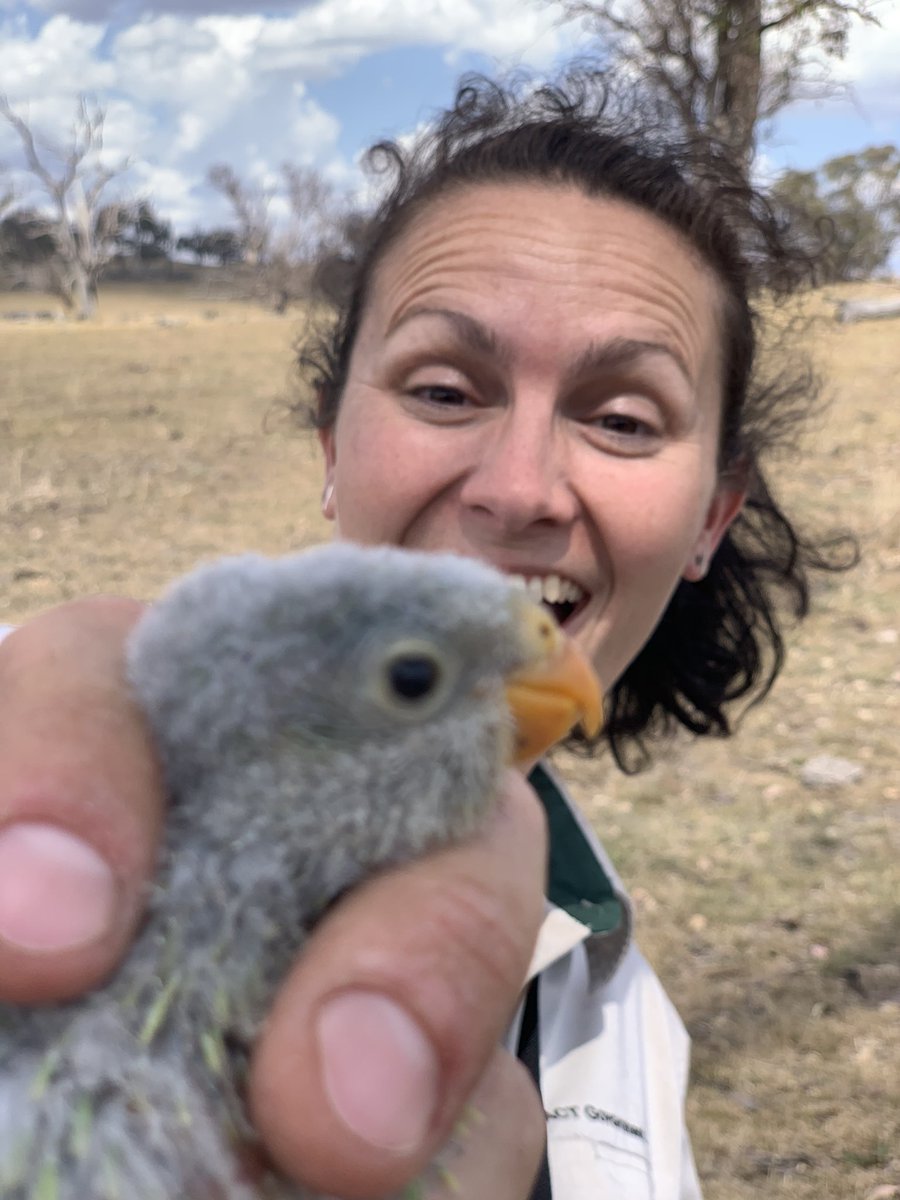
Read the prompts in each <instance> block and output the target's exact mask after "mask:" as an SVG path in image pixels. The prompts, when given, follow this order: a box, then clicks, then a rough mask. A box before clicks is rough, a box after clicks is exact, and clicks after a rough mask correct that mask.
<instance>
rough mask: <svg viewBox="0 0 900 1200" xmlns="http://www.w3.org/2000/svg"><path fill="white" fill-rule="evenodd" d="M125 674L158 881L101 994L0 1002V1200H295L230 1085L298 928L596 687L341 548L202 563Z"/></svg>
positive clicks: (505, 617)
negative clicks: (159, 805) (155, 799)
mask: <svg viewBox="0 0 900 1200" xmlns="http://www.w3.org/2000/svg"><path fill="white" fill-rule="evenodd" d="M129 669H130V675H131V679H132V682H133V685H134V688H135V690H136V693H137V695H138V697H139V699H140V702H141V704H142V706H143V707H144V709H145V711H146V713H147V715H148V719H149V721H150V724H151V727H152V729H153V731H154V734H155V736H156V739H157V741H158V743H159V747H160V753H161V756H162V760H163V766H164V770H165V774H166V778H167V783H168V787H169V790H170V792H171V795H172V800H173V804H172V810H171V814H170V817H169V822H168V826H167V837H166V844H165V848H164V853H163V859H162V863H161V872H160V876H159V881H158V885H157V888H156V890H155V894H154V898H153V900H152V902H151V904H150V907H149V911H148V915H147V919H146V922H145V925H144V927H143V930H142V932H141V934H140V936H139V938H138V940H137V942H136V943H135V946H134V948H133V950H132V952H131V954H130V955H129V957H128V959H127V960H126V962H125V964H124V965H123V967H122V968H121V970H120V971H119V972H118V974H117V975H116V976H115V978H114V979H113V980H112V981H111V982H110V983H109V984H108V985H107V986H106V987H104V988H103V989H101V990H100V991H98V992H96V993H95V994H94V995H93V996H91V997H89V998H88V999H86V1000H85V1001H82V1002H78V1003H72V1004H67V1005H59V1006H56V1007H54V1008H50V1009H45V1010H26V1009H19V1008H16V1007H13V1006H8V1005H7V1006H3V1008H2V1009H0V1017H2V1023H3V1026H2V1027H3V1031H4V1032H3V1037H2V1040H0V1054H2V1057H3V1066H2V1083H0V1186H2V1194H3V1195H4V1196H5V1197H8V1200H26V1198H27V1200H76V1198H77V1200H120V1198H121V1200H173V1198H175V1197H178V1198H179V1200H180V1198H185V1200H187V1198H192V1200H193V1198H196V1200H207V1198H210V1200H256V1198H258V1197H264V1196H272V1197H278V1198H285V1200H286V1198H287V1197H294V1198H299V1197H301V1196H304V1195H305V1193H303V1192H302V1191H301V1190H299V1189H298V1188H297V1187H296V1186H295V1185H291V1184H288V1183H286V1182H285V1181H283V1180H281V1179H279V1178H277V1177H276V1176H275V1174H274V1173H273V1172H271V1171H269V1170H268V1169H267V1168H266V1166H265V1163H264V1159H263V1157H262V1155H261V1154H260V1153H259V1151H258V1148H257V1145H256V1139H255V1136H254V1132H253V1130H252V1128H251V1126H250V1124H249V1122H248V1120H247V1117H246V1113H245V1110H244V1105H243V1082H244V1078H245V1073H246V1066H247V1060H248V1055H249V1052H250V1049H251V1047H252V1044H253V1041H254V1039H255V1037H256V1034H257V1032H258V1030H259V1027H260V1024H261V1022H262V1020H263V1019H264V1017H265V1014H266V1012H267V1010H268V1006H269V1003H270V1001H271V997H272V994H273V992H274V991H275V989H276V987H277V985H278V983H279V982H280V980H281V978H282V977H283V975H284V973H285V971H286V970H287V968H288V966H289V965H290V963H291V961H292V960H293V958H294V956H295V955H296V953H297V950H298V949H299V948H300V946H301V945H302V943H303V941H304V939H305V937H306V935H307V933H308V931H309V929H310V927H311V926H312V924H313V923H314V921H315V919H316V918H317V917H318V916H319V915H321V913H322V912H323V911H324V910H325V908H326V907H327V906H328V905H329V904H330V903H331V902H333V901H334V900H335V899H336V898H337V897H338V896H339V895H340V894H341V893H342V892H343V891H345V890H346V889H347V888H349V887H351V886H352V885H353V884H354V883H356V882H357V881H358V880H359V879H361V878H363V877H364V876H366V875H367V874H369V873H371V872H372V871H374V870H377V869H378V868H380V867H383V866H387V865H390V864H391V863H394V862H397V861H402V860H405V859H408V858H411V857H413V856H416V855H418V854H421V853H423V852H424V851H426V850H428V849H430V848H433V847H436V846H439V845H442V844H447V843H449V842H452V841H456V840H459V839H460V838H463V837H465V836H466V835H467V834H468V833H469V832H471V831H472V830H474V829H475V828H476V827H477V825H478V823H479V821H480V820H482V819H483V818H484V816H485V814H486V812H487V811H488V809H489V807H490V803H491V800H492V797H493V795H494V793H495V791H496V786H497V780H498V778H499V774H500V771H501V770H502V769H503V766H504V764H505V763H506V762H507V761H509V759H510V758H515V757H517V756H518V757H521V758H522V759H530V758H533V757H535V756H536V755H537V754H539V753H540V752H541V751H542V750H543V749H544V748H545V747H546V746H547V745H548V744H550V743H552V742H553V741H555V740H556V739H557V738H558V737H559V736H561V735H562V734H563V733H564V732H566V730H567V729H568V728H569V727H570V726H571V725H572V724H573V723H574V722H575V721H576V720H577V719H579V717H581V716H583V717H584V718H585V721H586V723H588V724H593V725H596V724H597V723H598V722H599V697H598V694H597V689H596V683H595V681H593V680H592V677H591V675H590V672H589V670H588V668H587V667H586V666H585V665H584V663H583V662H581V661H580V660H579V659H578V658H577V656H576V655H575V653H574V651H572V650H571V647H569V645H568V643H567V642H566V640H565V639H564V638H563V636H562V635H561V634H560V633H559V631H558V630H557V629H556V627H555V626H554V624H553V622H552V620H551V619H550V618H549V616H548V615H547V614H545V613H544V612H543V610H541V609H539V608H537V607H535V606H534V605H533V604H532V603H531V602H530V601H528V600H527V598H526V597H525V596H524V595H522V594H521V593H520V592H518V591H517V590H516V589H515V588H513V587H512V586H511V585H510V583H509V581H508V580H506V579H504V577H503V576H501V575H499V574H497V573H496V572H494V571H493V570H491V569H490V568H487V567H485V566H482V565H481V564H478V563H474V562H471V561H469V560H465V559H459V558H455V557H453V556H449V555H442V556H431V555H428V556H425V555H413V554H409V553H407V552H403V551H398V550H392V549H370V550H362V549H360V548H357V547H351V546H347V545H335V546H331V547H327V548H322V549H320V550H316V551H311V552H307V553H306V554H303V555H298V556H294V557H292V558H289V559H284V560H280V561H269V560H265V559H261V558H256V557H245V558H240V559H235V560H226V561H224V562H223V563H219V564H214V565H212V566H210V567H206V568H202V569H201V570H199V571H197V572H195V573H194V574H192V575H191V576H189V577H187V579H185V580H184V581H182V582H181V583H180V584H177V585H176V586H175V588H174V589H173V590H172V591H171V592H170V593H169V595H168V596H167V597H166V598H164V599H163V600H162V601H161V602H160V603H159V604H158V605H157V606H156V607H154V608H153V609H151V610H150V612H149V613H148V614H147V615H146V616H145V617H144V619H143V620H142V621H141V623H140V624H139V626H138V628H137V629H136V631H135V633H134V635H133V638H132V643H131V648H130V655H129ZM507 698H508V699H507ZM510 702H511V704H512V707H513V709H517V710H518V712H517V716H516V719H515V720H513V719H512V718H511V716H510Z"/></svg>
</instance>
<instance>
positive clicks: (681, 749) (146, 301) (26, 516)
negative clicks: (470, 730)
mask: <svg viewBox="0 0 900 1200" xmlns="http://www.w3.org/2000/svg"><path fill="white" fill-rule="evenodd" d="M849 290H852V291H864V290H865V291H873V290H877V288H876V287H875V286H874V285H873V286H872V287H869V288H867V289H861V288H857V289H849ZM847 291H848V289H843V290H842V291H841V293H840V294H841V295H846V294H847ZM837 294H838V293H837V292H836V291H835V290H832V291H831V292H829V293H827V294H822V293H820V294H819V295H818V296H817V297H815V298H814V301H813V303H812V305H811V308H812V310H813V311H815V312H817V313H818V314H819V317H820V320H819V323H818V325H817V326H816V327H815V330H814V333H813V334H812V335H811V336H813V337H814V346H815V352H816V356H817V358H818V360H819V363H820V366H821V368H822V370H823V372H824V373H825V375H826V377H827V379H828V381H829V386H830V389H831V391H832V394H833V403H832V406H831V409H830V411H829V412H828V414H827V416H826V417H825V419H824V421H823V422H822V423H821V425H820V427H819V428H818V430H817V431H816V433H815V436H814V437H813V438H812V440H811V441H810V442H809V443H808V445H807V452H806V453H805V455H803V456H802V457H800V456H797V457H793V458H790V459H788V460H786V461H785V462H784V463H783V464H782V477H783V480H784V490H785V491H786V492H787V493H789V494H790V495H791V496H792V498H793V499H794V500H795V502H796V503H797V504H798V505H799V506H800V507H801V508H802V509H804V510H805V512H806V513H807V515H808V519H809V522H810V523H811V524H813V525H818V526H820V527H824V526H829V525H834V524H841V525H850V526H852V527H854V528H855V529H856V530H857V532H858V533H859V536H860V539H861V542H862V547H863V561H862V563H861V565H860V566H859V568H858V569H857V570H855V571H854V572H852V573H850V574H848V575H844V576H838V577H832V578H830V579H827V580H822V581H820V582H819V584H818V585H817V588H816V594H815V613H814V615H813V616H812V617H811V618H810V619H809V620H808V622H807V623H806V624H805V625H804V626H803V627H802V628H801V629H800V630H799V631H797V633H796V636H795V637H794V639H793V644H792V652H791V655H790V658H789V665H788V668H787V670H786V671H785V673H784V675H783V676H782V678H781V680H780V681H779V683H778V684H777V685H776V688H775V690H774V692H773V694H772V695H771V697H770V698H769V701H768V702H767V703H766V704H765V705H763V706H761V707H759V708H757V709H754V710H752V711H751V712H750V713H749V714H748V715H747V717H746V719H745V721H744V722H743V726H742V728H741V731H740V734H739V736H738V737H737V738H736V739H733V740H731V741H728V742H713V743H711V744H702V743H691V742H688V741H687V740H679V741H678V742H677V743H676V744H675V745H674V746H673V747H671V748H670V749H669V750H668V751H667V753H666V754H665V756H664V761H662V762H660V763H659V765H657V766H655V767H653V768H652V769H651V770H650V771H648V772H646V773H644V774H642V775H639V776H637V777H634V778H631V779H625V778H622V777H620V776H618V775H616V774H615V772H614V771H612V770H611V769H610V767H609V764H608V763H607V762H603V761H599V762H594V763H585V762H583V761H580V760H576V759H574V758H573V757H572V756H570V755H562V756H561V758H562V759H563V765H564V769H565V771H566V774H567V776H568V777H569V778H570V779H571V780H572V781H573V787H574V790H575V792H576V795H577V796H578V797H579V799H580V800H581V801H582V802H583V804H584V806H585V808H586V810H587V811H588V812H589V813H590V815H591V817H592V819H593V820H594V822H595V824H596V827H597V829H598V830H599V832H600V834H601V836H602V837H603V838H604V840H605V841H606V843H607V845H608V847H609V849H610V850H611V852H612V854H613V856H614V858H615V859H616V861H617V863H618V864H619V866H620V868H621V871H622V873H623V875H624V877H625V879H626V881H627V882H628V884H629V886H630V887H631V888H632V890H633V892H634V896H635V900H636V903H637V911H638V925H639V936H640V939H641V942H642V944H643V946H644V948H645V950H646V952H647V953H648V955H649V957H650V958H651V960H652V961H653V962H654V963H655V965H656V967H657V969H658V971H659V973H660V975H661V976H662V978H663V980H664V982H665V983H666V986H667V987H668V989H669V991H670V993H671V995H672V997H673V999H674V1000H675V1002H676V1004H677V1006H678V1007H679V1009H680V1011H681V1012H682V1014H683V1016H684V1018H685V1020H686V1022H687V1024H688V1026H689V1028H690V1031H691V1033H692V1035H693V1038H694V1044H695V1052H694V1087H693V1091H692V1095H691V1100H690V1119H691V1126H692V1130H693V1135H694V1142H695V1148H696V1153H697V1158H698V1163H699V1167H700V1171H701V1174H702V1176H703V1178H704V1181H705V1189H706V1193H707V1196H708V1197H709V1200H749V1198H750V1197H756V1196H759V1195H761V1194H762V1195H770V1194H771V1195H778V1196H779V1197H784V1200H849V1198H852V1197H862V1198H865V1197H869V1196H873V1197H874V1196H878V1195H880V1196H882V1197H883V1196H885V1195H887V1190H888V1185H896V1186H897V1187H898V1188H900V1115H898V1114H900V886H898V876H900V872H898V867H897V863H898V861H900V836H898V830H900V779H898V771H897V765H896V764H897V755H896V749H895V746H896V742H897V736H898V724H900V722H898V714H900V640H898V627H900V612H898V586H897V585H898V576H900V505H898V499H897V464H898V462H900V403H898V387H900V384H898V380H900V325H898V322H897V321H892V322H891V321H886V322H872V323H869V324H861V325H852V326H839V325H836V324H834V323H833V322H832V320H831V315H830V314H831V312H832V308H833V303H832V302H833V300H834V298H835V297H836V295H837ZM103 301H104V303H103V311H102V315H101V319H100V320H99V321H98V322H97V323H96V324H91V325H72V324H66V323H52V324H51V323H34V322H32V323H23V324H11V323H7V322H5V321H4V322H2V324H0V381H2V397H3V399H2V402H0V404H2V407H0V436H2V445H3V451H2V458H0V515H2V518H3V520H4V521H5V524H6V527H7V530H8V535H7V538H6V540H5V552H4V553H3V554H2V555H0V621H3V620H8V621H17V620H21V619H22V618H24V617H27V616H28V615H29V614H31V613H34V612H36V611H38V610H39V609H41V608H43V607H46V606H47V605H49V604H52V603H55V602H57V601H59V600H62V599H65V598H67V597H71V596H75V595H80V594H83V593H85V592H93V591H116V592H125V593H130V594H135V595H140V596H151V595H153V594H154V593H155V592H156V591H157V590H158V589H159V588H160V586H161V585H162V584H163V583H164V582H165V581H167V580H168V579H170V578H171V577H172V576H174V575H176V574H178V573H179V572H181V571H183V570H185V569H187V568H188V567H190V566H191V565H192V564H193V563H194V562H195V561H196V560H197V559H199V558H202V557H206V556H210V555H214V554H218V553H221V552H223V551H234V550H237V549H241V548H250V547H254V548H259V549H262V550H265V551H272V552H278V551H285V550H288V549H290V548H293V547H298V546H302V545H306V544H309V543H311V542H314V541H317V540H321V539H322V538H323V537H324V536H326V535H327V531H326V528H325V526H324V524H323V522H322V520H321V518H320V516H319V513H318V499H319V489H320V481H319V466H318V456H317V451H316V447H315V445H314V442H313V441H312V440H311V439H310V438H309V437H308V436H305V435H296V434H291V433H289V432H288V430H287V427H286V425H285V424H284V423H283V422H280V421H279V420H278V419H277V417H276V418H275V419H274V420H273V418H272V413H273V409H275V408H276V406H277V405H278V402H279V401H280V400H282V399H283V398H284V397H285V396H286V395H287V394H288V393H289V391H290V389H291V386H292V385H291V380H290V371H291V363H290V343H291V341H292V338H293V337H294V335H295V333H296V320H291V319H286V318H277V317H273V316H271V315H268V314H266V313H263V312H262V311H261V310H258V309H255V308H252V307H249V306H246V305H241V304H237V303H229V302H223V301H209V300H207V299H204V298H203V297H202V296H191V295H189V294H186V293H185V292H184V291H183V290H181V291H179V290H177V289H169V290H165V289H157V290H155V291H154V292H152V293H149V292H144V293H142V292H139V291H136V290H135V289H127V288H120V289H118V290H114V289H112V288H110V289H108V290H107V292H106V293H105V295H104V298H103ZM23 307H26V304H23V301H22V298H21V297H18V298H15V299H13V298H10V297H0V308H6V309H11V308H23ZM27 307H28V308H32V309H39V308H45V307H46V308H49V307H52V302H44V301H41V300H40V299H37V300H36V299H35V298H34V297H29V298H28V301H27ZM161 318H163V319H164V320H163V323H160V319H161ZM267 425H268V431H267ZM819 753H828V754H838V755H844V756H846V757H849V758H852V759H853V760H854V761H856V762H859V763H860V764H862V765H863V766H864V768H865V776H864V778H863V780H862V781H861V782H860V783H858V784H855V785H853V786H851V787H849V788H845V789H842V790H836V791H828V790H824V789H823V790H810V789H808V788H806V787H804V786H803V785H802V784H801V782H800V779H799V770H800V767H801V765H802V764H803V762H804V761H805V760H806V759H807V758H808V757H810V756H811V755H813V754H819ZM877 1189H885V1190H883V1191H880V1192H879V1191H877ZM898 1194H900V1192H898Z"/></svg>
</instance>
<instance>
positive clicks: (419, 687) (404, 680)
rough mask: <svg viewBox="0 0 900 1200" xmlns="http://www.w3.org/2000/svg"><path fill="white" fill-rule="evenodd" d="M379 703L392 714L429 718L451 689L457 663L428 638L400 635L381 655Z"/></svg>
mask: <svg viewBox="0 0 900 1200" xmlns="http://www.w3.org/2000/svg"><path fill="white" fill-rule="evenodd" d="M378 668H379V669H378V672H377V679H378V684H377V696H378V703H379V704H380V705H381V706H382V707H383V708H386V709H387V710H388V711H389V712H390V713H391V714H392V715H393V716H395V717H402V716H404V714H405V716H406V718H407V719H409V720H411V721H420V720H426V719H428V718H429V717H430V716H431V714H432V713H434V712H435V711H437V710H438V709H439V708H440V707H441V705H442V704H443V703H444V701H445V700H446V699H447V696H448V695H449V694H450V692H451V691H452V689H453V683H454V680H455V679H456V676H457V671H458V664H457V662H456V658H455V656H454V655H452V654H447V653H446V652H445V649H444V648H443V647H439V646H437V645H435V644H434V642H433V641H432V640H431V639H430V638H427V637H426V638H415V637H412V638H402V639H399V640H398V641H396V642H394V644H393V645H392V646H390V647H388V648H387V650H386V652H383V653H382V655H381V656H380V662H379V664H378Z"/></svg>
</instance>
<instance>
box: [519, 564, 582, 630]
mask: <svg viewBox="0 0 900 1200" xmlns="http://www.w3.org/2000/svg"><path fill="white" fill-rule="evenodd" d="M510 579H512V580H513V581H514V582H515V583H518V584H519V585H520V586H521V587H523V588H524V589H525V591H527V592H528V594H529V596H531V598H532V599H533V600H536V601H538V602H539V603H540V604H543V606H544V607H545V608H546V609H547V610H548V612H550V613H552V615H553V617H554V618H555V620H556V622H557V624H559V625H564V624H565V623H566V621H568V620H569V618H570V617H571V616H573V615H574V614H575V613H576V612H578V611H579V610H580V609H581V608H582V607H583V606H584V605H585V603H586V602H587V598H588V595H587V592H586V591H585V590H584V588H582V587H580V586H579V585H578V584H577V583H575V582H574V581H573V580H571V579H564V578H563V577H562V576H561V575H510Z"/></svg>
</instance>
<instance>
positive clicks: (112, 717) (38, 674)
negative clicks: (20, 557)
mask: <svg viewBox="0 0 900 1200" xmlns="http://www.w3.org/2000/svg"><path fill="white" fill-rule="evenodd" d="M140 612H141V606H140V605H138V604H136V603H134V602H132V601H128V600H113V599H98V600H91V601H78V602H76V603H72V604H67V605H63V606H62V607H60V608H57V609H53V610H52V611H51V612H48V613H46V614H44V615H43V616H40V617H38V618H36V619H35V620H34V621H31V622H29V623H28V625H25V626H23V627H22V628H21V629H18V630H16V631H15V632H13V633H12V634H10V635H9V637H8V638H6V639H5V640H4V642H3V643H2V644H0V695H2V697H3V703H2V705H0V999H4V1000H11V1001H16V1002H24V1003H28V1002H42V1001H49V1000H60V999H66V998H69V997H71V996H74V995H77V994H79V993H80V992H82V991H84V990H86V989H88V988H90V987H91V986H94V985H96V984H97V983H98V982H100V981H101V980H102V979H103V978H104V977H105V976H106V975H107V974H108V973H109V971H110V970H111V969H112V968H113V967H114V966H115V965H116V963H117V961H118V960H119V958H120V956H121V955H122V953H123V952H124V950H125V949H126V948H127V946H128V944H129V942H130V940H131V935H132V931H133V930H134V927H135V924H136V922H137V920H138V917H139V915H140V910H141V907H142V895H143V893H145V891H146V881H147V879H148V878H149V875H150V873H151V871H152V869H153V864H154V860H155V856H156V846H157V842H158V836H159V830H160V825H161V818H162V810H163V801H162V787H161V782H160V777H159V771H158V767H157V763H156V759H155V756H154V754H153V751H152V749H151V746H150V743H149V740H148V737H147V734H146V732H145V728H144V725H143V722H142V720H141V717H140V715H139V713H138V711H137V709H136V707H135V705H134V703H133V701H132V700H131V697H130V694H129V691H128V687H127V684H126V682H125V678H124V672H123V646H124V641H125V638H126V637H127V634H128V631H129V630H130V629H131V627H132V625H133V624H134V622H135V620H136V619H137V617H138V616H139V615H140Z"/></svg>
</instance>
